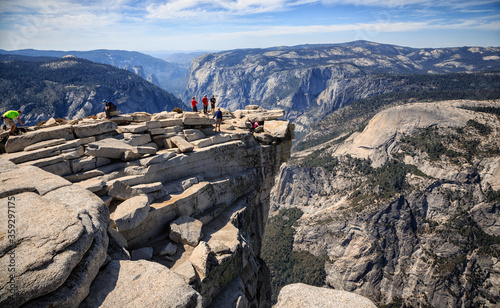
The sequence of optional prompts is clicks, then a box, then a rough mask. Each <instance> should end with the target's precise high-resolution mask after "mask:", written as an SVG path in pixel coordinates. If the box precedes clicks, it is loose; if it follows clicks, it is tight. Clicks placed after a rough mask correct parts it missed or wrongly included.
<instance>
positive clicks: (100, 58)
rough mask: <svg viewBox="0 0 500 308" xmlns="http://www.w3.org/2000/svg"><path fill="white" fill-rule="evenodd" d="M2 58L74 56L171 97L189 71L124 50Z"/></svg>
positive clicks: (25, 51)
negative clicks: (152, 85)
mask: <svg viewBox="0 0 500 308" xmlns="http://www.w3.org/2000/svg"><path fill="white" fill-rule="evenodd" d="M0 54H4V55H22V56H29V57H54V58H62V57H64V56H67V55H73V56H75V57H78V58H81V59H87V60H90V61H93V62H97V63H104V64H109V65H113V66H115V67H118V68H122V69H126V70H128V71H131V72H134V73H135V74H137V75H139V76H141V77H143V78H144V79H146V80H148V81H150V82H153V83H155V84H156V85H157V86H159V87H161V88H162V89H164V90H167V91H169V92H172V93H174V94H180V93H181V92H182V91H183V90H184V89H185V85H186V82H187V75H186V74H187V72H188V69H187V68H186V67H185V65H180V64H177V63H170V62H167V61H165V60H162V59H158V58H155V57H152V56H149V55H146V54H143V53H140V52H135V51H125V50H107V49H99V50H91V51H58V50H34V49H22V50H13V51H6V50H0Z"/></svg>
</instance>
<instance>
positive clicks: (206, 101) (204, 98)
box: [201, 95, 208, 114]
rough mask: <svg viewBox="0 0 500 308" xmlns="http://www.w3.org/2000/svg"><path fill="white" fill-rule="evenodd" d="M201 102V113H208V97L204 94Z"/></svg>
mask: <svg viewBox="0 0 500 308" xmlns="http://www.w3.org/2000/svg"><path fill="white" fill-rule="evenodd" d="M201 103H202V104H203V113H204V114H208V98H207V96H206V95H204V96H203V98H202V99H201Z"/></svg>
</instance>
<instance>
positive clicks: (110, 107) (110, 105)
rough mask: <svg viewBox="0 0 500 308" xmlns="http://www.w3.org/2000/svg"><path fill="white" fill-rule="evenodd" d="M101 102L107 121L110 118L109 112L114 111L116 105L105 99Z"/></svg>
mask: <svg viewBox="0 0 500 308" xmlns="http://www.w3.org/2000/svg"><path fill="white" fill-rule="evenodd" d="M102 102H103V103H104V111H106V119H109V118H111V112H113V111H116V105H115V104H113V103H112V102H108V101H107V100H105V99H103V100H102Z"/></svg>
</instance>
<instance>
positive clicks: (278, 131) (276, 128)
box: [264, 120, 290, 139]
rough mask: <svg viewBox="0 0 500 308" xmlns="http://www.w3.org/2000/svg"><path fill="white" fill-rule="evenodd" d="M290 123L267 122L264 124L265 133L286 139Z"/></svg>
mask: <svg viewBox="0 0 500 308" xmlns="http://www.w3.org/2000/svg"><path fill="white" fill-rule="evenodd" d="M289 124H290V121H288V120H286V121H278V120H273V121H266V122H264V132H265V133H267V134H269V135H271V136H273V137H275V138H281V139H283V138H285V137H286V135H287V133H288V125H289Z"/></svg>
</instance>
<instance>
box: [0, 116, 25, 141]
mask: <svg viewBox="0 0 500 308" xmlns="http://www.w3.org/2000/svg"><path fill="white" fill-rule="evenodd" d="M19 115H21V110H17V111H16V110H9V111H7V112H5V113H4V114H3V115H2V120H3V122H4V123H5V124H7V125H8V126H9V127H10V131H9V135H14V134H15V131H16V122H15V121H14V120H16V119H17V121H18V122H19V124H21V125H24V124H23V122H21V118H19Z"/></svg>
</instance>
